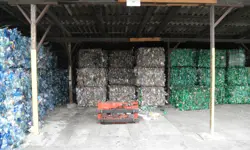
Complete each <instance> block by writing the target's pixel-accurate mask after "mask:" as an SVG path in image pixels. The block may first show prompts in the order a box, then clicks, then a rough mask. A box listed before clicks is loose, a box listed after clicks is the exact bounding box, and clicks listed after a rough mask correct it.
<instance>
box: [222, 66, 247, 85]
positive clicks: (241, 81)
mask: <svg viewBox="0 0 250 150" xmlns="http://www.w3.org/2000/svg"><path fill="white" fill-rule="evenodd" d="M227 82H228V84H229V85H247V84H248V83H247V82H248V70H247V68H228V70H227Z"/></svg>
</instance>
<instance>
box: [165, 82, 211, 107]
mask: <svg viewBox="0 0 250 150" xmlns="http://www.w3.org/2000/svg"><path fill="white" fill-rule="evenodd" d="M170 102H171V104H172V105H173V106H175V107H176V108H178V109H179V110H181V111H186V110H200V109H208V108H209V88H206V87H191V88H174V89H172V90H171V95H170Z"/></svg>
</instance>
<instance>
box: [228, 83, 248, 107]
mask: <svg viewBox="0 0 250 150" xmlns="http://www.w3.org/2000/svg"><path fill="white" fill-rule="evenodd" d="M249 96H250V94H249V86H227V87H226V102H225V103H228V104H250V97H249Z"/></svg>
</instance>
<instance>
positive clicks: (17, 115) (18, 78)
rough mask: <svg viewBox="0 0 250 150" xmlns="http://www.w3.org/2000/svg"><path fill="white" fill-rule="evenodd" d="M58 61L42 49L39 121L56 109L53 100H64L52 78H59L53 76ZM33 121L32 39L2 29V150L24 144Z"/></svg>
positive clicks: (0, 44)
mask: <svg viewBox="0 0 250 150" xmlns="http://www.w3.org/2000/svg"><path fill="white" fill-rule="evenodd" d="M55 60H56V59H55V58H53V55H52V54H51V53H50V52H49V51H48V49H47V48H45V47H42V48H41V49H40V51H39V53H38V67H41V68H42V69H39V71H38V75H39V77H38V78H39V96H38V101H39V115H40V119H42V118H43V116H45V115H46V112H47V111H48V110H52V109H53V108H54V107H55V103H57V102H55V100H54V99H53V98H55V97H57V99H61V98H62V97H58V95H56V94H55V90H56V89H53V87H52V85H53V79H52V77H53V78H54V79H57V78H58V76H53V74H52V72H53V71H54V70H55V68H54V64H56V62H55ZM42 70H43V71H42ZM64 75H65V74H64ZM65 78H67V76H66V77H65ZM65 82H66V83H67V79H66V80H65ZM59 86H61V85H59ZM60 88H61V89H63V88H64V87H63V86H61V87H58V89H60ZM64 96H65V95H64ZM31 117H32V105H31V77H30V39H29V38H27V37H23V36H21V34H20V33H19V32H18V31H17V30H16V29H13V30H10V29H0V149H13V148H16V147H18V146H19V145H20V144H21V143H22V141H23V139H24V137H25V134H26V133H27V132H28V130H29V128H30V127H31V125H32V122H31Z"/></svg>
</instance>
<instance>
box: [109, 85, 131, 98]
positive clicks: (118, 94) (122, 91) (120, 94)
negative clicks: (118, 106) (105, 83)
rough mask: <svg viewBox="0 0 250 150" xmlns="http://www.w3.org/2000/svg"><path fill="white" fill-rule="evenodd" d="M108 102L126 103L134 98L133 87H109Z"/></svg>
mask: <svg viewBox="0 0 250 150" xmlns="http://www.w3.org/2000/svg"><path fill="white" fill-rule="evenodd" d="M108 94H109V100H111V101H121V102H126V101H130V100H133V99H134V98H135V86H121V85H110V86H109V92H108Z"/></svg>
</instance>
